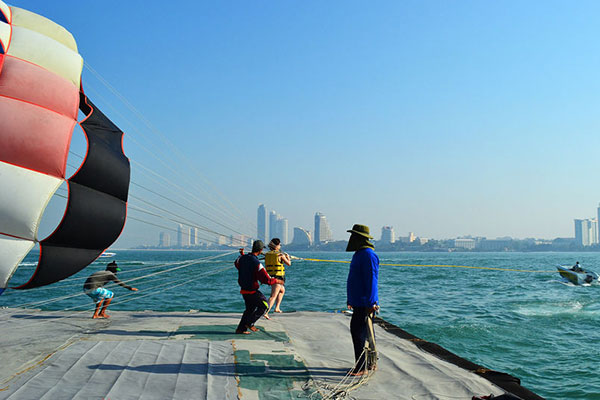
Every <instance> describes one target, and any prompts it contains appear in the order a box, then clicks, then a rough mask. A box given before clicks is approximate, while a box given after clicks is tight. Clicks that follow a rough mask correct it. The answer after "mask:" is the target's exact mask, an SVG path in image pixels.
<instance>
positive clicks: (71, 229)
mask: <svg viewBox="0 0 600 400" xmlns="http://www.w3.org/2000/svg"><path fill="white" fill-rule="evenodd" d="M79 108H80V110H81V111H82V112H83V113H84V114H85V115H86V118H85V120H83V121H82V122H81V124H80V125H81V127H82V129H83V131H84V132H85V134H86V136H87V141H88V151H87V154H86V157H85V160H84V161H83V164H82V165H81V167H80V168H79V170H78V171H77V172H76V173H75V175H73V176H72V177H71V178H70V179H68V180H67V182H68V187H69V199H68V202H67V209H66V212H65V215H64V217H63V220H62V221H61V223H60V225H59V226H58V228H56V230H55V231H54V232H53V233H52V234H51V235H50V236H49V237H47V238H46V239H44V240H42V241H41V242H40V260H39V263H38V266H37V269H36V270H35V272H34V274H33V276H32V277H31V279H30V280H29V282H27V283H25V284H24V285H22V286H19V287H17V288H16V289H31V288H35V287H39V286H44V285H48V284H51V283H54V282H58V281H60V280H62V279H65V278H67V277H69V276H71V275H73V274H75V273H77V272H79V271H81V270H82V269H83V268H85V267H87V266H88V265H89V264H90V263H92V262H93V261H94V260H95V259H96V258H98V256H100V254H102V252H103V251H104V250H106V249H107V248H108V247H109V246H110V245H111V244H112V243H113V242H114V241H115V240H116V239H117V238H118V237H119V235H120V234H121V232H122V230H123V227H124V226H125V219H126V215H127V196H128V192H129V179H130V172H131V169H130V165H129V159H128V158H127V157H126V156H125V154H124V153H123V146H122V141H123V132H122V131H121V130H120V129H119V128H118V127H117V126H116V125H115V124H113V123H112V121H110V120H109V119H108V118H107V117H106V116H105V115H104V114H103V113H102V112H101V111H100V110H98V109H97V108H96V107H95V106H94V105H93V104H92V102H91V101H90V100H89V99H88V98H87V96H86V95H85V94H84V93H83V92H81V94H80V106H79Z"/></svg>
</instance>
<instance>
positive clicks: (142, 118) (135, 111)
mask: <svg viewBox="0 0 600 400" xmlns="http://www.w3.org/2000/svg"><path fill="white" fill-rule="evenodd" d="M85 67H86V68H87V69H88V70H89V71H90V72H91V73H92V74H93V75H94V76H95V77H96V78H97V79H98V80H99V81H100V82H101V83H102V84H103V85H104V86H105V87H106V88H107V89H108V90H109V91H111V92H112V93H113V95H115V96H116V97H117V98H118V99H119V100H120V101H121V102H122V103H123V104H124V105H125V106H126V107H127V108H128V109H129V110H130V111H131V112H132V113H133V114H134V115H135V116H136V117H137V118H138V119H139V120H140V121H142V123H143V124H144V125H146V127H147V128H148V129H149V130H150V131H151V132H152V133H154V134H155V135H156V136H157V137H159V138H160V139H161V140H162V141H163V142H164V143H165V144H166V145H167V146H168V147H169V148H171V150H172V151H173V152H174V153H176V154H177V155H178V157H179V159H180V160H181V161H183V162H184V163H185V164H187V167H188V168H189V170H190V171H193V172H194V173H195V174H196V175H197V176H198V177H199V178H200V179H201V180H203V181H204V182H205V183H206V184H207V185H208V186H209V187H211V188H212V190H213V191H214V193H216V194H217V195H218V197H219V198H220V200H221V201H224V202H226V203H228V204H229V206H230V207H231V209H233V210H235V211H237V213H238V217H239V218H242V219H243V216H242V215H243V214H242V213H241V211H240V210H239V209H237V208H236V207H235V205H234V204H233V203H232V202H231V201H230V200H229V199H228V198H227V197H226V196H224V195H223V194H222V193H221V192H219V190H218V189H217V188H216V187H215V186H214V185H213V184H212V182H210V180H208V179H207V178H206V177H205V176H204V175H203V174H202V173H201V172H200V171H198V169H197V168H196V167H195V166H194V165H193V163H191V162H190V161H189V159H188V158H187V157H186V156H185V155H184V154H183V153H181V151H180V150H179V149H178V148H177V147H176V146H175V145H173V144H172V143H171V142H170V141H169V140H168V138H167V137H166V136H165V135H164V134H163V133H162V132H161V131H160V130H158V129H157V128H156V127H154V126H153V125H152V123H151V122H150V121H149V119H148V118H146V117H145V116H144V115H143V114H142V113H141V112H140V111H139V110H138V109H137V108H135V107H134V106H133V104H132V103H131V102H129V100H127V99H126V98H125V96H123V95H122V94H121V93H120V92H119V91H118V90H117V89H116V88H115V87H114V86H112V85H111V84H110V83H109V82H108V81H107V80H106V79H104V77H102V76H101V75H100V74H99V73H98V72H97V71H96V70H95V69H94V68H92V67H91V66H90V65H89V64H88V63H85Z"/></svg>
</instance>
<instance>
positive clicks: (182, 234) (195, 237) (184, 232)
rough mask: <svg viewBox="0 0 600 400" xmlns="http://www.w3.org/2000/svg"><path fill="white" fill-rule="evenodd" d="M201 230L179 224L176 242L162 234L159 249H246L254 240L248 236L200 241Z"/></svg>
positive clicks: (220, 237)
mask: <svg viewBox="0 0 600 400" xmlns="http://www.w3.org/2000/svg"><path fill="white" fill-rule="evenodd" d="M199 233H200V232H199V229H198V228H197V227H195V226H186V225H183V224H179V225H178V226H177V231H176V241H175V242H173V241H171V235H170V234H169V233H168V232H160V233H159V236H158V247H159V248H162V249H211V248H214V247H219V246H231V247H245V246H247V245H248V243H250V244H251V243H252V238H250V237H248V236H246V235H239V234H237V235H229V236H226V235H218V236H217V237H216V238H214V239H212V240H211V239H205V241H202V240H200V235H199Z"/></svg>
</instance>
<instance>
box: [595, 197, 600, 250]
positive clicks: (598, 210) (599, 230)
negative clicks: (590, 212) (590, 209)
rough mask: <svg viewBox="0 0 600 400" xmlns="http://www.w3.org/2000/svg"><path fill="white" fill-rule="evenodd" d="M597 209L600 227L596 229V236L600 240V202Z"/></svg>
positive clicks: (597, 220) (599, 225) (597, 219)
mask: <svg viewBox="0 0 600 400" xmlns="http://www.w3.org/2000/svg"><path fill="white" fill-rule="evenodd" d="M596 211H597V218H596V222H597V223H596V225H597V226H598V229H597V230H596V238H597V239H598V241H599V242H600V204H598V209H597V210H596Z"/></svg>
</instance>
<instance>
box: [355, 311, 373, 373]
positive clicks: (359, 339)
mask: <svg viewBox="0 0 600 400" xmlns="http://www.w3.org/2000/svg"><path fill="white" fill-rule="evenodd" d="M370 309H371V307H353V313H352V319H351V320H350V333H351V334H352V344H353V345H354V360H355V361H356V366H355V368H354V372H358V371H361V370H364V369H366V368H369V369H372V368H374V367H375V364H376V362H377V353H376V352H375V331H374V330H373V314H369V313H368V311H369V310H370ZM365 347H368V350H365Z"/></svg>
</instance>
